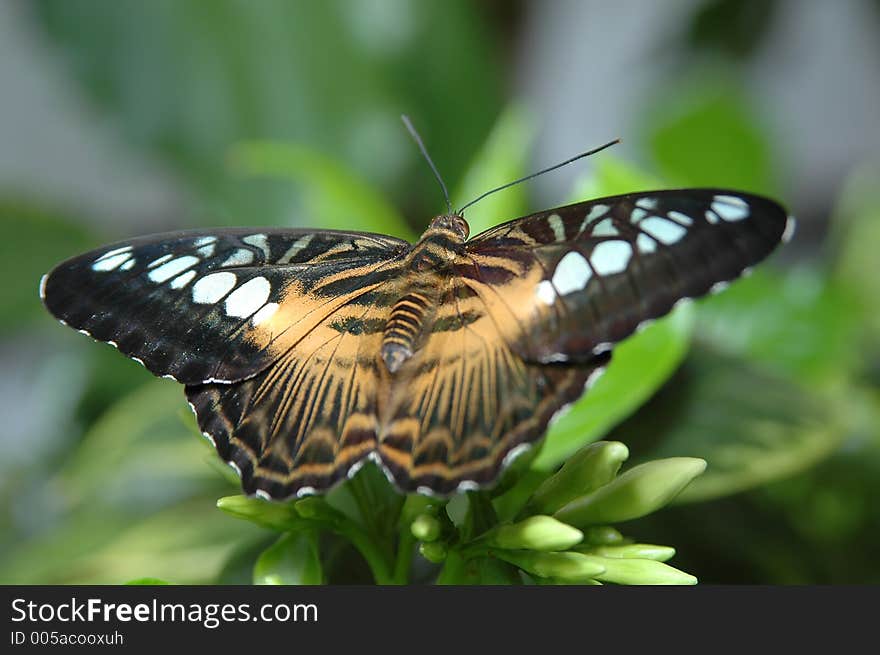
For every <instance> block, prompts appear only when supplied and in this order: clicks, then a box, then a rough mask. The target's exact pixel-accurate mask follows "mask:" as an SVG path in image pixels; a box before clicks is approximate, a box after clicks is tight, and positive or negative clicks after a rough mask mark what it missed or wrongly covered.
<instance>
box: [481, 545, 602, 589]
mask: <svg viewBox="0 0 880 655" xmlns="http://www.w3.org/2000/svg"><path fill="white" fill-rule="evenodd" d="M495 555H496V556H497V557H498V558H499V559H503V560H505V561H506V562H510V563H511V564H513V565H514V566H518V567H519V568H521V569H522V570H523V571H526V572H527V573H531V574H532V575H536V576H538V577H540V578H556V579H558V580H559V581H561V582H585V581H587V580H591V579H593V578H598V576H599V575H600V574H602V573H604V572H605V567H604V566H602V564H601V563H599V561H598V559H599V558H596V557H591V556H590V555H582V554H581V553H544V552H538V551H530V550H520V551H508V550H501V551H496V552H495Z"/></svg>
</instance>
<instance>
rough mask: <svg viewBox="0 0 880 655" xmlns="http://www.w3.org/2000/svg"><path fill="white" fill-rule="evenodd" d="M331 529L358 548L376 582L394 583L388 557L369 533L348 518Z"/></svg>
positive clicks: (382, 583)
mask: <svg viewBox="0 0 880 655" xmlns="http://www.w3.org/2000/svg"><path fill="white" fill-rule="evenodd" d="M332 529H333V530H334V532H336V533H337V534H339V535H341V536H343V537H345V538H346V539H348V540H349V541H350V542H351V543H352V545H353V546H354V547H355V548H357V549H358V551H359V552H360V554H361V555H363V557H364V559H365V560H366V561H367V565H368V566H369V567H370V571H371V572H372V573H373V579H374V580H375V581H376V584H380V585H390V584H395V578H394V576H393V575H392V572H391V567H390V565H389V563H388V559H387V558H386V555H385V553H384V552H383V551H382V549H381V548H380V547H379V545H378V544H377V543H376V542H375V541H374V540H373V538H372V537H371V535H369V534H368V533H367V532H366V531H365V530H363V529H362V528H361V527H360V526H359V525H357V524H356V523H355V522H354V521H349V520H346V521H342V522H340V523H339V524H337V525H334V526H332Z"/></svg>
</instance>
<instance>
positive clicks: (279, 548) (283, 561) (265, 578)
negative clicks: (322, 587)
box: [254, 531, 323, 585]
mask: <svg viewBox="0 0 880 655" xmlns="http://www.w3.org/2000/svg"><path fill="white" fill-rule="evenodd" d="M321 582H323V572H322V570H321V559H320V556H319V553H318V540H317V533H315V532H313V531H304V532H289V533H287V534H285V535H282V536H281V537H279V539H278V541H276V542H275V543H274V544H272V545H271V546H269V548H267V549H266V550H264V551H263V553H262V554H261V555H260V556H259V558H257V562H256V564H255V565H254V584H258V585H317V584H321Z"/></svg>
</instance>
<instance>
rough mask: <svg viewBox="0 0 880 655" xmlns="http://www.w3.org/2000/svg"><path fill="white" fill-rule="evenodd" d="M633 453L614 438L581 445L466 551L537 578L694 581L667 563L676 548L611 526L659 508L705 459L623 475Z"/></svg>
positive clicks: (672, 460)
mask: <svg viewBox="0 0 880 655" xmlns="http://www.w3.org/2000/svg"><path fill="white" fill-rule="evenodd" d="M628 456H629V451H628V450H627V448H626V446H625V445H624V444H622V443H620V442H615V441H611V442H598V443H594V444H591V445H589V446H587V447H585V448H583V449H581V450H580V451H579V452H577V453H576V454H575V455H574V456H572V457H571V458H570V459H569V460H568V461H567V462H566V463H565V465H563V466H562V468H561V469H560V470H559V471H558V472H557V473H555V474H554V475H551V476H550V477H548V478H547V479H546V480H544V481H543V482H542V483H541V484H540V485H539V486H538V487H537V489H536V490H535V491H534V492H533V493H532V495H531V497H530V498H529V499H528V500H527V501H526V503H525V505H524V508H523V510H522V511H521V512H520V513H519V515H518V517H517V520H515V521H514V522H512V523H507V524H502V525H498V526H495V527H494V528H492V529H491V530H489V531H488V532H486V533H484V534H483V535H481V536H480V537H479V538H477V539H475V540H474V541H473V542H472V543H471V544H469V545H467V546H466V547H465V548H464V549H463V552H465V553H468V554H470V555H471V556H482V555H486V554H488V555H489V556H491V557H495V558H497V559H500V560H503V561H504V562H508V563H509V564H512V565H513V566H515V567H516V568H518V569H520V570H521V571H523V572H525V573H526V574H528V575H529V576H530V577H531V578H533V579H534V581H535V582H538V583H547V582H550V583H557V584H588V583H589V584H593V583H605V582H611V583H616V584H695V583H696V581H697V580H696V578H694V577H693V576H692V575H689V574H687V573H684V572H682V571H679V570H678V569H675V568H673V567H671V566H669V565H668V564H665V563H664V562H665V561H666V560H668V559H670V558H671V557H672V556H673V555H675V550H674V549H673V548H670V547H667V546H655V545H652V544H639V543H632V542H630V541H629V540H627V539H625V538H624V537H623V535H622V534H621V533H620V532H618V531H617V530H615V529H614V528H612V527H610V526H609V525H608V524H610V523H617V522H620V521H628V520H630V519H635V518H639V517H641V516H645V515H646V514H650V513H651V512H654V511H656V510H658V509H660V508H661V507H663V506H664V505H666V504H667V503H669V502H670V501H671V500H672V499H673V498H675V496H677V495H678V493H679V492H681V490H682V489H684V487H685V486H687V484H688V483H689V482H690V481H691V480H693V479H694V478H695V477H696V476H698V475H699V474H700V473H702V472H703V471H704V470H705V467H706V463H705V462H704V461H703V460H700V459H693V458H687V457H673V458H669V459H663V460H658V461H653V462H648V463H646V464H641V465H639V466H635V467H633V468H631V469H629V470H628V471H626V472H624V473H622V474H619V475H618V473H619V471H620V467H621V465H622V464H623V462H624V461H625V460H626V459H627V457H628Z"/></svg>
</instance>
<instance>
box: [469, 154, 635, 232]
mask: <svg viewBox="0 0 880 655" xmlns="http://www.w3.org/2000/svg"><path fill="white" fill-rule="evenodd" d="M618 143H620V139H614V141H609V142H608V143H606V144H605V145H603V146H599V147H598V148H593V149H592V150H588V151H587V152H582V153H581V154H579V155H575V156H574V157H572V158H571V159H566V160H565V161H564V162H560V163H558V164H555V165H553V166H551V167H550V168H545V169H544V170H540V171H538V172H537V173H532V174H531V175H526V176H525V177H521V178H519V179H518V180H514V181H513V182H508V183H507V184H503V185H501V186H500V187H496V188H495V189H492V190H490V191H486V193H484V194H483V195H481V196H479V197H477V198H474V199H473V200H471V201H470V202H469V203H468V204H466V205H465V206H464V207H462V208H461V209H459V210H458V211H457V212H456V214H458V215H461V213H462V212H463V211H464V210H465V209H467V208H468V207H470V206H471V205H475V204H476V203H478V202H480V201H481V200H482V199H483V198H485V197H486V196H491V195H492V194H493V193H495V192H497V191H503V190H504V189H507V188H508V187H512V186H514V185H516V184H519V183H521V182H527V181H528V180H531V179H532V178H534V177H538V176H539V175H543V174H544V173H549V172H550V171H555V170H556V169H557V168H562V167H563V166H567V165H568V164H570V163H572V162H575V161H577V160H578V159H583V158H584V157H589V156H590V155H595V154H596V153H597V152H601V151H602V150H605V148H610V147H611V146H613V145H616V144H618Z"/></svg>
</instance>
